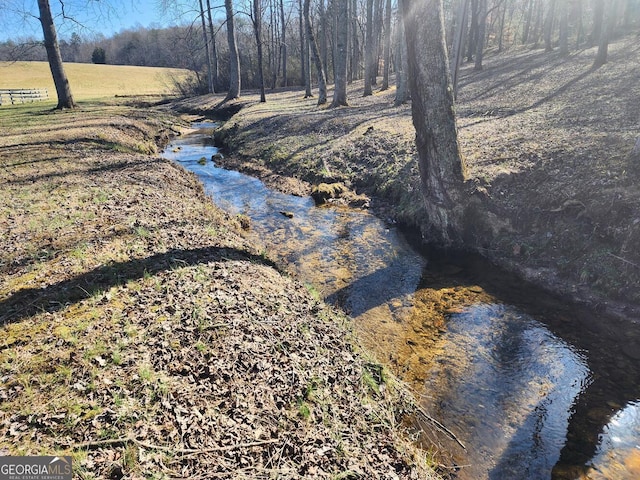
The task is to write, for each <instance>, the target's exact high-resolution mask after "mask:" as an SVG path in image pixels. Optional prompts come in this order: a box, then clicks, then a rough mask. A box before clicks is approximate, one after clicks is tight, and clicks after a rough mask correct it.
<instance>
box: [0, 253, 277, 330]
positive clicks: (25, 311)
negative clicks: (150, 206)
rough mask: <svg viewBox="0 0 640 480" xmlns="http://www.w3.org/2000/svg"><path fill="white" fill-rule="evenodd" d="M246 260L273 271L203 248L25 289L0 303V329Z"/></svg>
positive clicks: (258, 258) (246, 256)
mask: <svg viewBox="0 0 640 480" xmlns="http://www.w3.org/2000/svg"><path fill="white" fill-rule="evenodd" d="M229 260H247V261H250V262H256V263H261V264H264V265H268V266H271V267H274V268H277V267H276V265H275V264H274V263H273V262H271V261H270V260H268V259H265V258H264V257H262V256H259V255H254V254H251V253H249V252H246V251H243V250H238V249H235V248H219V247H206V248H198V249H194V250H169V251H168V252H166V253H159V254H156V255H152V256H150V257H146V258H141V259H134V260H130V261H127V262H116V263H111V264H109V265H103V266H100V267H98V268H96V269H94V270H91V271H89V272H85V273H82V274H80V275H78V276H76V277H73V278H70V279H68V280H63V281H61V282H58V283H55V284H53V285H49V286H47V287H44V288H26V289H22V290H20V291H18V292H15V293H13V294H12V295H10V296H9V297H8V298H6V299H4V300H2V301H0V325H4V324H7V323H11V322H18V321H20V320H23V319H25V318H27V317H30V316H32V315H35V314H37V313H41V312H56V311H59V310H62V309H63V308H65V307H66V306H68V305H69V304H72V303H76V302H79V301H81V300H84V299H87V298H90V297H92V296H93V295H95V294H97V293H99V292H103V291H105V290H108V289H109V288H111V287H113V286H115V285H122V284H124V283H125V282H127V281H129V280H136V279H140V278H143V277H144V276H145V275H155V274H157V273H160V272H163V271H166V270H170V269H173V268H180V267H184V266H191V265H198V264H203V263H207V262H215V261H229Z"/></svg>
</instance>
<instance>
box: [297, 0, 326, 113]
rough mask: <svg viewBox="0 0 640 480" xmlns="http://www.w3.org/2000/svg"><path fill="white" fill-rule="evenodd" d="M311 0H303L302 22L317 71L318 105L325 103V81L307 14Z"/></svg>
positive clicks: (309, 18)
mask: <svg viewBox="0 0 640 480" xmlns="http://www.w3.org/2000/svg"><path fill="white" fill-rule="evenodd" d="M310 4H311V0H304V12H303V14H304V23H305V25H306V28H307V38H308V43H309V45H310V46H311V53H312V55H313V63H315V65H316V71H317V72H318V105H323V104H325V103H327V82H326V77H325V73H324V68H323V67H322V59H321V58H320V52H319V50H318V43H317V42H316V37H315V36H314V35H313V26H312V25H311V15H310V14H309V6H310Z"/></svg>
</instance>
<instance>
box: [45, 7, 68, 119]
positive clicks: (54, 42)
mask: <svg viewBox="0 0 640 480" xmlns="http://www.w3.org/2000/svg"><path fill="white" fill-rule="evenodd" d="M38 10H39V11H40V24H41V25H42V33H43V35H44V47H45V49H46V51H47V60H48V61H49V68H50V69H51V75H52V76H53V83H54V85H55V87H56V93H57V95H58V105H57V107H56V108H57V109H60V110H62V109H63V108H75V107H76V104H75V102H74V101H73V95H71V87H70V86H69V80H68V79H67V75H66V73H65V72H64V66H63V64H62V56H61V55H60V45H59V44H58V34H57V33H56V26H55V25H54V23H53V17H52V16H51V6H50V5H49V0H38Z"/></svg>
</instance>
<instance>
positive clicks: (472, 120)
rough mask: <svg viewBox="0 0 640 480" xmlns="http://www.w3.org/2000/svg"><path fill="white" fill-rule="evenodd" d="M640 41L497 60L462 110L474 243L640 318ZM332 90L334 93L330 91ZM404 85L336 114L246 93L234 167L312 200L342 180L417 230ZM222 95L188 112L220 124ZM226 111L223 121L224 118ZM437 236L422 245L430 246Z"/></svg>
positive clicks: (548, 281)
mask: <svg viewBox="0 0 640 480" xmlns="http://www.w3.org/2000/svg"><path fill="white" fill-rule="evenodd" d="M639 48H640V47H639V46H638V44H637V39H636V37H635V36H630V37H626V38H623V39H621V40H619V41H617V42H614V43H613V44H612V45H611V47H610V56H609V63H607V64H606V65H604V66H603V67H601V68H600V69H597V70H593V69H592V68H591V65H592V63H593V59H594V56H595V49H594V48H591V49H585V50H581V51H578V52H575V53H572V54H571V55H570V56H568V57H563V56H560V55H559V54H558V53H556V52H552V53H547V52H544V50H531V49H524V48H523V49H513V50H510V51H508V52H506V53H502V54H489V55H487V57H486V61H485V68H484V71H482V72H475V71H473V69H472V66H470V65H464V66H463V67H462V75H461V81H460V86H459V93H458V102H457V106H456V110H457V116H458V131H459V138H460V143H461V149H462V154H463V156H464V159H465V161H466V162H467V165H468V169H469V174H468V179H467V186H468V189H469V192H470V193H471V194H472V196H473V197H474V198H475V199H476V201H477V202H478V205H479V206H478V208H477V209H476V211H475V212H474V215H473V217H474V218H473V222H471V223H470V225H471V228H470V229H469V232H468V238H467V241H468V246H469V248H470V249H471V250H472V251H475V252H477V253H479V254H481V255H482V256H484V257H486V258H488V259H490V260H491V261H492V262H494V263H495V264H497V265H499V266H501V267H504V268H506V269H507V270H509V271H512V272H516V273H517V274H519V275H520V276H521V277H522V278H524V279H526V280H528V281H531V282H533V283H534V284H536V285H538V286H542V287H544V288H545V289H547V290H549V291H552V292H555V293H557V294H559V295H561V296H564V297H565V298H567V299H570V300H573V301H576V302H578V303H583V304H586V305H587V306H589V307H590V308H592V309H595V310H596V311H599V312H607V313H610V314H612V315H615V316H618V317H624V318H630V319H637V318H638V317H639V316H640V309H639V308H638V306H639V305H640V290H639V289H638V285H640V248H638V247H639V246H640V186H639V176H640V157H639V156H638V155H633V154H632V150H633V147H634V145H635V144H636V141H637V139H638V137H639V135H640V129H639V124H640V104H639V102H640V100H639V99H640V96H639V95H638V94H639V90H638V85H639V84H640V83H639V81H640V78H639V76H640V73H638V72H640V55H638V53H639V52H638V50H639ZM329 94H330V95H331V91H330V92H329ZM394 95H395V90H394V88H391V89H390V90H387V91H379V90H378V91H376V90H374V95H373V96H370V97H362V83H358V82H354V84H353V85H351V86H350V90H349V103H350V106H349V107H346V108H339V109H328V108H327V107H326V106H321V107H318V106H316V104H315V103H316V100H315V98H311V99H303V98H302V92H300V91H285V92H270V93H269V92H268V95H267V103H265V104H260V103H258V102H257V101H256V100H257V97H255V96H253V95H252V94H250V93H249V94H246V95H245V97H244V98H242V99H240V100H238V101H236V102H235V103H232V104H225V105H224V108H225V109H228V110H227V111H229V110H234V111H237V110H239V112H238V113H236V114H235V115H233V116H232V117H231V119H230V120H229V121H228V122H226V123H225V124H224V126H223V127H222V128H221V129H220V131H219V132H218V134H217V137H218V141H219V143H220V146H221V147H223V151H224V153H225V154H226V155H227V158H226V159H225V162H226V164H227V165H230V166H234V167H236V168H241V169H244V170H246V171H249V172H252V173H254V174H257V175H261V176H263V178H266V179H267V181H269V180H270V179H271V180H275V181H272V182H271V183H272V184H273V185H275V186H279V188H282V185H283V182H281V181H280V180H279V178H280V177H277V176H276V177H275V178H274V177H273V174H274V172H275V173H276V174H280V175H284V176H286V177H289V178H294V179H297V180H300V181H295V182H293V181H289V182H287V183H286V184H285V185H286V190H288V191H289V192H294V193H295V192H297V193H300V194H306V193H309V192H310V191H311V188H312V187H313V186H318V185H320V184H322V183H326V184H332V183H335V182H341V183H343V184H345V185H347V186H348V187H349V188H350V189H351V190H352V191H353V192H355V193H357V194H366V195H367V196H369V197H370V198H371V199H372V200H371V202H370V203H371V205H372V206H373V207H374V208H376V209H377V210H378V212H379V213H381V215H383V216H385V217H387V218H388V219H389V220H390V221H394V222H401V223H402V224H403V225H405V227H406V228H408V229H409V230H419V229H420V225H421V221H422V218H423V217H424V216H423V214H422V200H421V197H420V192H419V188H418V186H419V181H418V172H417V166H416V152H415V146H414V142H413V139H414V130H413V127H412V123H411V116H410V105H401V106H398V107H396V106H394V104H393V101H394ZM219 104H220V98H219V97H216V96H207V97H200V98H197V99H191V100H188V101H185V102H183V103H182V104H181V105H180V108H181V109H183V110H188V111H197V112H200V113H205V114H210V115H215V113H213V112H216V111H217V110H216V108H217V107H218V106H219ZM223 113H224V112H223ZM428 240H429V239H426V238H425V239H424V241H425V242H427V243H428Z"/></svg>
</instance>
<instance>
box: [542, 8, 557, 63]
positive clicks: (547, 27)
mask: <svg viewBox="0 0 640 480" xmlns="http://www.w3.org/2000/svg"><path fill="white" fill-rule="evenodd" d="M555 13H556V0H551V1H550V2H549V10H548V11H547V16H546V18H545V20H544V49H545V51H547V52H551V51H553V45H552V43H551V36H552V34H553V22H554V21H555Z"/></svg>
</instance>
